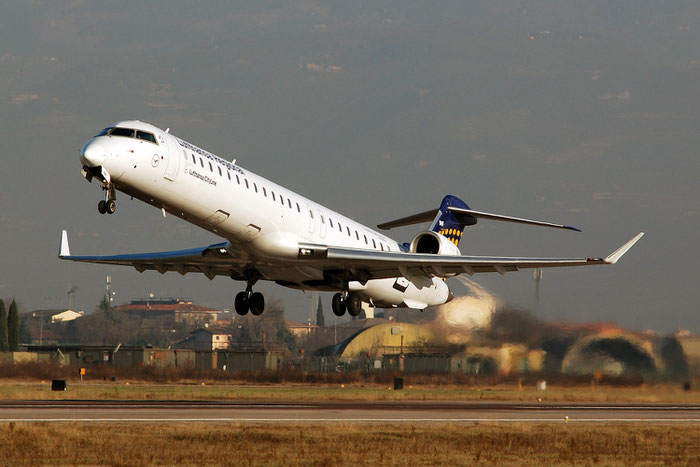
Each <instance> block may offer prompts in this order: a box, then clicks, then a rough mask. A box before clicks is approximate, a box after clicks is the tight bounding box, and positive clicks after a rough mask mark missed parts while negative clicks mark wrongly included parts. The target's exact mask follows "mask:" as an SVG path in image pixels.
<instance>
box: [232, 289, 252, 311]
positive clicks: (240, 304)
mask: <svg viewBox="0 0 700 467" xmlns="http://www.w3.org/2000/svg"><path fill="white" fill-rule="evenodd" d="M233 307H234V308H235V309H236V313H238V314H239V315H241V316H245V315H247V314H248V310H249V309H250V303H249V300H248V294H247V293H245V292H238V293H237V294H236V299H235V300H234V301H233Z"/></svg>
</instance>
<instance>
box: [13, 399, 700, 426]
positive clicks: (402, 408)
mask: <svg viewBox="0 0 700 467" xmlns="http://www.w3.org/2000/svg"><path fill="white" fill-rule="evenodd" d="M12 421H15V422H38V421H42V422H72V421H75V422H77V421H80V422H118V423H119V422H126V423H134V422H158V423H163V422H170V423H186V422H218V423H225V422H237V423H310V422H315V423H331V422H336V423H337V422H340V423H407V422H408V423H418V422H425V423H446V422H451V423H479V422H491V423H493V422H497V423H510V422H520V423H673V424H693V425H695V424H697V425H700V405H681V404H677V405H676V404H586V403H584V404H582V403H556V404H554V403H546V402H537V403H511V402H430V401H411V402H338V401H329V402H326V401H324V402H294V401H288V402H250V401H225V402H219V401H70V400H68V401H6V402H0V423H3V422H12Z"/></svg>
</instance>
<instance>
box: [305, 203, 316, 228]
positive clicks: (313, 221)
mask: <svg viewBox="0 0 700 467" xmlns="http://www.w3.org/2000/svg"><path fill="white" fill-rule="evenodd" d="M306 209H308V210H309V233H315V232H316V215H315V214H314V209H313V208H312V207H311V206H309V205H308V204H307V205H306Z"/></svg>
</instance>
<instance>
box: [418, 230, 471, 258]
mask: <svg viewBox="0 0 700 467" xmlns="http://www.w3.org/2000/svg"><path fill="white" fill-rule="evenodd" d="M409 251H410V252H411V253H423V254H428V255H450V256H459V255H461V254H462V253H461V252H460V251H459V248H458V247H457V245H455V244H454V243H452V242H451V241H450V240H449V239H448V238H447V237H445V236H443V235H440V234H439V233H437V232H433V231H431V230H426V231H425V232H420V233H419V234H418V235H416V236H415V237H413V240H411V245H410V247H409Z"/></svg>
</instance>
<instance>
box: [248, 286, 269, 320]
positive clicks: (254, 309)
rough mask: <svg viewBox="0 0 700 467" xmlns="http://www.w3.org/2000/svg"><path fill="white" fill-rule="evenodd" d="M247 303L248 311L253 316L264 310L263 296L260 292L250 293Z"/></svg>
mask: <svg viewBox="0 0 700 467" xmlns="http://www.w3.org/2000/svg"><path fill="white" fill-rule="evenodd" d="M248 303H249V304H250V312H251V313H253V314H254V315H255V316H260V315H261V314H263V311H265V297H264V296H263V294H261V293H260V292H255V293H254V294H253V295H251V296H250V300H249V301H248Z"/></svg>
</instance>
